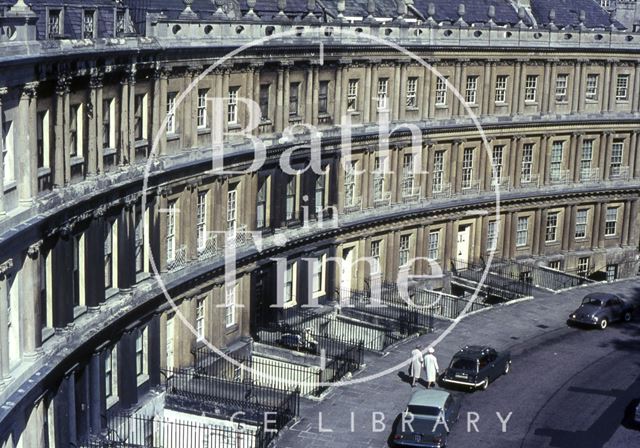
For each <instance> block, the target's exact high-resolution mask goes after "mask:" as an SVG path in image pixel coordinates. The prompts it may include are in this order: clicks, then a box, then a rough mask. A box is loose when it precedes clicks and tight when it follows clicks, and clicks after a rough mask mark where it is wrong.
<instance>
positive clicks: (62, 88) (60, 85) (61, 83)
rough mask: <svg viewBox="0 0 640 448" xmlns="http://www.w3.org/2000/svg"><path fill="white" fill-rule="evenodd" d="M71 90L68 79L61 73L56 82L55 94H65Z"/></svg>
mask: <svg viewBox="0 0 640 448" xmlns="http://www.w3.org/2000/svg"><path fill="white" fill-rule="evenodd" d="M70 91H71V86H70V79H69V77H68V76H66V75H61V76H60V77H59V78H58V80H57V82H56V94H57V95H58V96H64V95H67V94H68V93H69V92H70Z"/></svg>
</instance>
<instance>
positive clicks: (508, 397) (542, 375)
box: [276, 279, 640, 448]
mask: <svg viewBox="0 0 640 448" xmlns="http://www.w3.org/2000/svg"><path fill="white" fill-rule="evenodd" d="M593 291H609V292H618V293H621V294H623V295H624V296H626V297H628V298H630V299H633V300H635V301H636V303H639V304H640V280H638V279H629V280H623V281H618V282H615V283H610V284H596V285H590V286H587V287H580V288H575V289H573V290H569V291H564V292H561V293H558V294H553V293H551V292H542V291H536V292H535V294H534V299H533V300H529V301H524V302H519V303H514V304H509V305H504V306H497V307H494V308H492V309H491V310H489V311H485V312H482V313H477V314H473V315H469V316H467V317H465V318H464V319H463V320H462V321H461V322H460V323H459V324H458V325H457V327H456V328H455V329H454V330H453V331H452V332H451V333H450V334H449V335H448V336H447V337H446V338H444V340H443V341H442V342H441V343H440V344H438V346H437V347H436V356H437V358H438V360H439V362H440V367H441V370H442V369H443V368H444V367H446V365H447V364H448V362H449V360H450V359H451V356H452V355H453V354H454V353H455V352H456V351H457V350H458V349H459V348H460V347H462V346H464V345H467V344H470V343H473V344H488V345H491V346H493V347H495V348H496V349H497V350H510V351H511V353H512V359H513V366H512V372H511V373H510V374H509V375H507V376H504V377H501V378H499V379H498V380H496V381H495V383H493V384H491V385H490V386H489V389H488V390H487V391H484V392H474V393H466V392H454V394H455V395H456V396H457V397H458V398H460V399H461V400H462V409H461V414H460V420H459V421H458V423H457V424H456V425H455V426H454V427H453V428H452V431H451V434H450V438H449V443H448V446H449V447H450V448H455V447H465V448H467V447H470V446H473V447H474V448H482V447H491V448H495V447H509V448H510V447H520V448H534V447H536V448H538V447H567V448H569V447H581V448H590V447H594V448H596V447H598V448H600V447H605V448H622V447H625V448H626V447H631V446H640V431H638V430H636V429H635V428H632V427H631V426H629V425H628V424H625V423H624V415H625V412H627V411H628V410H629V409H630V405H631V402H632V400H633V399H634V398H640V369H638V366H640V344H638V342H637V341H638V340H639V339H638V338H639V337H640V315H636V319H635V321H634V322H632V323H631V324H626V325H624V324H619V325H612V326H610V327H609V328H608V329H607V330H606V331H600V330H588V329H586V330H585V329H581V328H573V327H568V326H567V324H566V319H567V316H568V315H569V314H570V313H571V312H572V311H573V310H574V309H576V308H577V306H578V304H579V303H580V301H581V300H582V297H584V295H585V294H587V293H588V292H593ZM440 327H441V328H436V331H435V332H434V333H431V334H428V335H424V336H422V337H420V338H419V339H418V340H415V339H414V340H410V341H406V342H405V343H402V344H400V345H398V346H396V347H394V349H393V350H392V351H391V352H390V353H389V354H388V355H386V356H384V357H376V356H369V357H368V358H367V366H366V368H365V369H363V370H362V371H361V372H359V373H358V374H357V375H355V376H354V379H356V380H359V379H364V378H365V377H368V376H372V375H376V374H380V373H382V372H385V371H387V370H389V371H390V373H387V374H384V375H382V376H380V377H378V378H375V379H371V380H366V381H363V382H360V383H356V384H350V385H345V386H341V387H335V388H333V389H332V390H331V392H330V393H329V394H328V395H327V396H326V397H325V398H324V399H323V400H322V401H311V400H302V402H301V409H300V417H301V418H300V419H299V421H297V422H296V423H295V424H294V425H293V426H292V427H291V428H289V429H288V430H286V431H284V432H283V433H282V434H281V435H280V437H279V439H278V440H277V442H276V446H277V447H279V448H298V447H303V448H315V447H325V446H331V447H333V448H341V447H344V448H347V447H349V448H351V447H386V446H388V437H389V433H390V430H391V425H392V423H393V421H394V419H395V418H396V416H397V415H398V413H400V412H402V410H404V408H405V406H406V403H407V402H408V400H409V398H410V397H411V394H412V392H413V391H414V390H415V389H412V388H411V386H410V385H409V384H408V382H406V380H407V378H406V374H405V373H404V372H406V370H407V369H406V367H398V366H399V365H400V364H402V363H404V362H405V361H407V360H408V357H409V353H410V352H411V349H412V348H413V347H414V346H415V345H416V344H417V343H419V344H422V345H423V347H424V346H426V345H428V344H429V343H430V342H432V341H434V340H435V339H436V338H437V337H438V336H440V334H441V332H442V331H443V330H444V328H445V327H444V326H443V325H441V326H440ZM419 387H422V386H419ZM470 412H471V413H477V417H478V418H479V421H478V423H477V427H478V431H477V432H476V431H475V428H474V427H473V425H470V424H469V423H468V421H467V420H468V417H469V413H470ZM496 413H500V417H501V418H502V419H503V420H504V419H506V418H507V416H508V415H509V413H512V414H511V416H510V418H509V420H508V421H507V423H506V432H503V431H502V429H503V427H502V425H501V423H500V420H499V418H498V415H497V414H496ZM475 418H476V415H475V414H472V415H471V419H475Z"/></svg>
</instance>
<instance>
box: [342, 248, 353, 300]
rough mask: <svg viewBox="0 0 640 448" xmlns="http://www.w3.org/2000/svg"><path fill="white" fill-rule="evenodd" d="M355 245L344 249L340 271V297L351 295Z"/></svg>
mask: <svg viewBox="0 0 640 448" xmlns="http://www.w3.org/2000/svg"><path fill="white" fill-rule="evenodd" d="M353 251H354V248H353V247H349V248H344V249H343V250H342V271H341V272H340V297H343V296H344V297H345V298H347V297H349V296H350V292H351V276H352V272H353Z"/></svg>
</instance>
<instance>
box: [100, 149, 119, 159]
mask: <svg viewBox="0 0 640 448" xmlns="http://www.w3.org/2000/svg"><path fill="white" fill-rule="evenodd" d="M116 152H118V150H117V149H116V148H104V149H103V150H102V156H103V157H106V156H112V155H114V154H115V153H116Z"/></svg>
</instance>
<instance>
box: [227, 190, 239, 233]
mask: <svg viewBox="0 0 640 448" xmlns="http://www.w3.org/2000/svg"><path fill="white" fill-rule="evenodd" d="M237 220H238V189H237V188H233V189H230V190H229V191H228V192H227V230H228V231H229V230H230V231H232V232H233V234H234V235H235V231H236V229H237V227H238V222H237Z"/></svg>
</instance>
